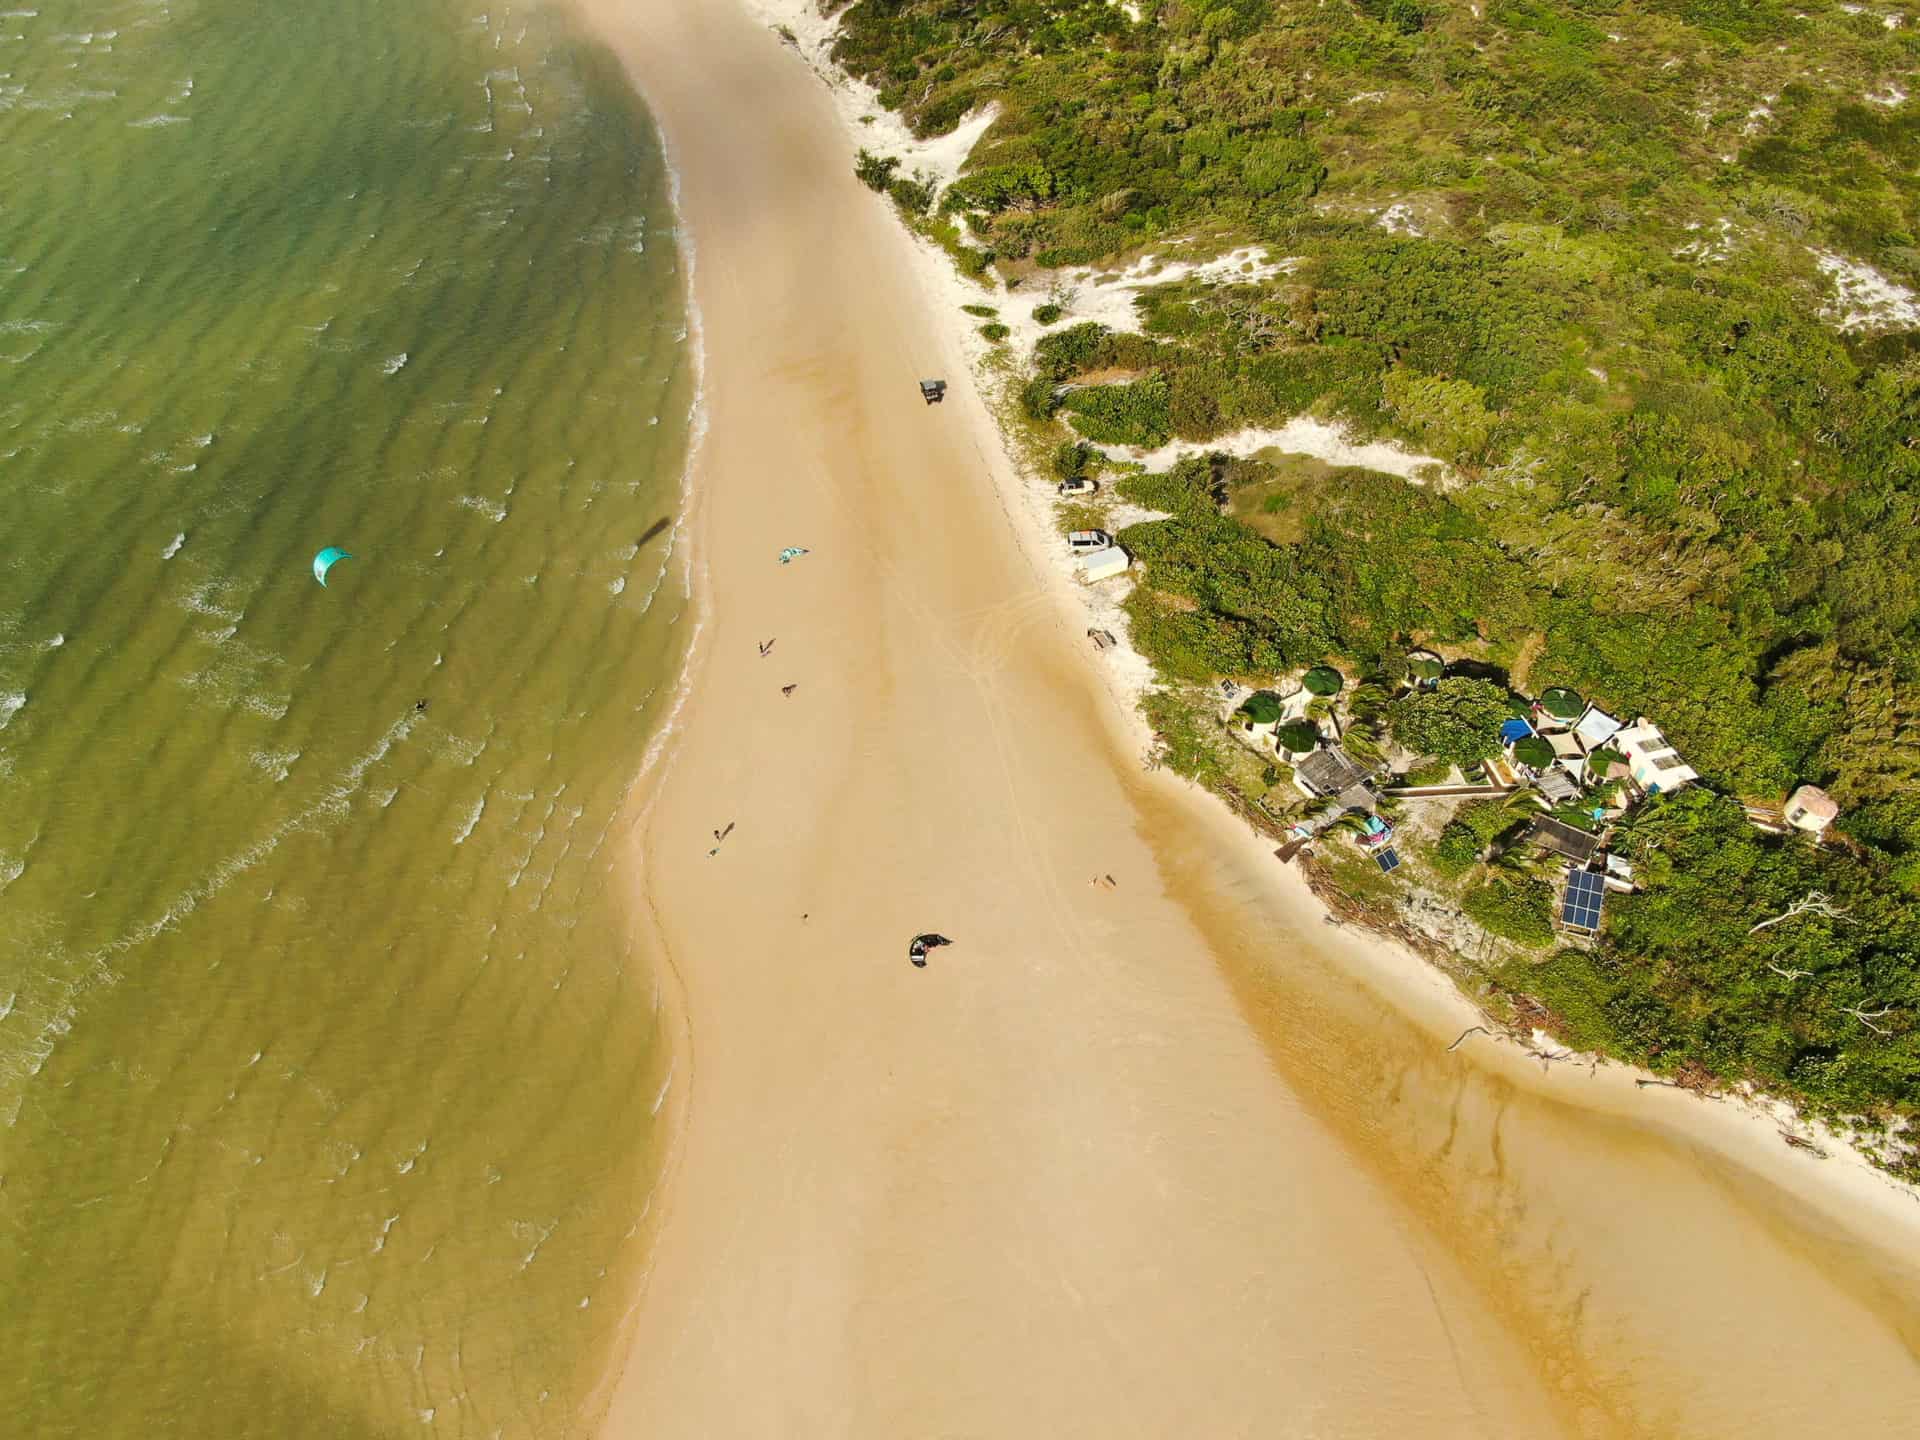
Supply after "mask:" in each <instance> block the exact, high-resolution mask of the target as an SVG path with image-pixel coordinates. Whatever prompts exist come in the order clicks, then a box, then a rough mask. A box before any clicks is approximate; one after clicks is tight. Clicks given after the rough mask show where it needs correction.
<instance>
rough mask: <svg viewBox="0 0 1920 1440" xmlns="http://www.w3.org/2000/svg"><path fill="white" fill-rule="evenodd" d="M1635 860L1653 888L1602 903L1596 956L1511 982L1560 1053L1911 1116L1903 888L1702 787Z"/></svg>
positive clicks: (1567, 960)
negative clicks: (1688, 1067)
mask: <svg viewBox="0 0 1920 1440" xmlns="http://www.w3.org/2000/svg"><path fill="white" fill-rule="evenodd" d="M1628 848H1629V851H1630V853H1631V854H1632V855H1633V856H1634V860H1635V865H1636V867H1637V869H1638V872H1639V875H1640V878H1641V879H1642V881H1643V882H1644V884H1645V887H1646V888H1645V890H1644V892H1643V893H1641V894H1638V895H1631V896H1622V895H1616V896H1612V897H1610V898H1609V900H1608V917H1607V921H1608V923H1607V929H1606V938H1605V943H1604V945H1603V947H1602V948H1601V949H1600V950H1598V951H1596V952H1593V953H1587V952H1569V953H1568V954H1565V955H1562V956H1560V957H1558V958H1557V959H1556V960H1555V961H1554V962H1553V964H1552V965H1550V966H1547V967H1544V968H1542V969H1539V970H1531V971H1528V972H1526V973H1524V974H1523V975H1518V976H1514V977H1510V979H1511V983H1515V984H1517V985H1519V986H1520V988H1523V989H1526V990H1528V991H1530V992H1532V993H1534V994H1537V995H1538V996H1539V997H1540V998H1541V999H1542V1000H1543V1001H1544V1002H1545V1003H1546V1004H1547V1005H1548V1006H1550V1007H1551V1008H1552V1009H1553V1010H1554V1012H1555V1013H1556V1014H1557V1015H1559V1016H1560V1017H1562V1018H1563V1019H1564V1020H1565V1021H1566V1022H1567V1033H1568V1035H1569V1038H1571V1039H1573V1040H1575V1042H1576V1043H1578V1044H1580V1045H1582V1046H1583V1047H1586V1048H1592V1049H1598V1050H1602V1051H1605V1052H1607V1053H1610V1054H1615V1055H1621V1056H1624V1057H1626V1058H1628V1059H1632V1060H1636V1061H1639V1062H1641V1063H1643V1064H1647V1065H1651V1066H1652V1067H1653V1068H1655V1069H1661V1070H1671V1069H1673V1068H1675V1067H1677V1066H1679V1065H1681V1064H1684V1063H1696V1064H1704V1065H1705V1066H1707V1067H1708V1068H1709V1069H1711V1070H1712V1071H1714V1072H1715V1073H1717V1074H1721V1075H1727V1076H1734V1077H1745V1078H1751V1079H1753V1080H1756V1081H1758V1082H1759V1083H1761V1084H1763V1085H1765V1086H1767V1087H1768V1088H1770V1089H1774V1090H1779V1091H1788V1092H1796V1093H1798V1094H1800V1095H1803V1096H1805V1097H1807V1098H1809V1099H1811V1100H1813V1101H1814V1102H1816V1103H1817V1104H1819V1105H1821V1106H1823V1107H1825V1108H1827V1109H1829V1110H1832V1111H1841V1112H1847V1113H1864V1114H1869V1115H1884V1114H1885V1113H1886V1107H1887V1106H1888V1104H1889V1103H1891V1102H1894V1101H1898V1102H1901V1103H1902V1104H1903V1105H1905V1106H1908V1107H1910V1106H1911V1103H1912V1097H1913V1094H1914V1084H1915V1079H1916V1077H1917V1076H1920V915H1916V913H1915V909H1914V906H1913V905H1912V903H1911V902H1910V900H1909V899H1908V898H1907V896H1906V895H1905V894H1904V893H1903V892H1902V891H1901V890H1900V889H1899V887H1898V886H1897V884H1895V883H1893V881H1892V880H1891V879H1890V878H1889V877H1888V876H1886V875H1884V874H1883V873H1880V872H1878V871H1876V869H1875V868H1874V867H1871V866H1866V865H1861V864H1858V863H1856V862H1854V861H1852V860H1851V859H1849V858H1848V857H1847V856H1845V855H1844V854H1838V853H1835V852H1832V851H1826V850H1818V849H1815V848H1814V847H1812V846H1810V845H1807V844H1805V843H1804V842H1802V841H1799V840H1796V839H1792V838H1779V837H1773V836H1768V835H1765V834H1763V833H1762V832H1760V831H1758V830H1755V829H1754V828H1753V827H1752V826H1751V825H1749V824H1747V823H1746V819H1745V816H1744V815H1743V814H1742V812H1741V809H1740V807H1739V806H1738V805H1737V804H1735V803H1734V802H1733V801H1730V800H1727V799H1724V798H1722V797H1720V796H1716V795H1712V794H1709V793H1707V792H1705V791H1701V790H1688V791H1683V792H1681V793H1680V794H1678V795H1675V796H1672V797H1668V798H1666V799H1663V800H1660V801H1657V802H1655V803H1653V804H1651V805H1649V806H1646V807H1645V808H1644V809H1643V810H1642V811H1641V812H1640V813H1639V814H1638V815H1637V816H1636V817H1635V818H1634V820H1633V822H1632V825H1631V830H1630V835H1629V838H1628ZM1810 899H1811V901H1812V903H1811V904H1809V901H1810ZM1796 906H1798V907H1802V908H1800V909H1799V910H1798V912H1797V913H1796V911H1795V907H1796ZM1783 916H1784V917H1787V918H1784V919H1783V918H1780V917H1783ZM1756 926H1759V927H1762V928H1759V929H1757V930H1756V929H1755V927H1756Z"/></svg>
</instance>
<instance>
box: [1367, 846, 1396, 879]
mask: <svg viewBox="0 0 1920 1440" xmlns="http://www.w3.org/2000/svg"><path fill="white" fill-rule="evenodd" d="M1373 863H1374V864H1376V865H1378V866H1379V867H1380V868H1381V869H1382V870H1384V871H1386V872H1387V874H1389V875H1391V874H1392V873H1393V872H1394V871H1396V870H1398V869H1399V868H1400V857H1399V855H1398V854H1396V853H1395V852H1394V848H1393V847H1392V846H1391V845H1389V846H1388V847H1387V848H1386V849H1384V850H1382V851H1380V852H1379V853H1378V854H1376V855H1375V856H1374V857H1373Z"/></svg>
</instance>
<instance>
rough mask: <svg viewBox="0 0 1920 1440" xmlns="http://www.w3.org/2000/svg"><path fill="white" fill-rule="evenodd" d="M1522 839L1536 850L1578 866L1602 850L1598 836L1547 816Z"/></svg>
mask: <svg viewBox="0 0 1920 1440" xmlns="http://www.w3.org/2000/svg"><path fill="white" fill-rule="evenodd" d="M1521 838H1522V839H1523V840H1525V841H1526V843H1527V844H1529V845H1531V846H1533V847H1534V849H1536V850H1545V851H1547V852H1548V853H1549V854H1553V855H1559V856H1562V857H1564V858H1565V859H1568V860H1571V861H1573V863H1574V864H1576V865H1585V864H1586V863H1587V862H1588V861H1589V860H1591V859H1593V852H1594V851H1596V850H1598V849H1599V848H1600V837H1599V836H1598V835H1589V834H1588V833H1587V832H1586V831H1584V830H1582V829H1579V828H1578V827H1577V826H1573V825H1568V824H1565V823H1563V822H1561V821H1559V820H1555V819H1553V818H1551V817H1550V816H1546V815H1542V816H1541V817H1540V818H1539V819H1538V820H1535V821H1534V822H1533V823H1532V824H1531V825H1529V826H1528V827H1527V831H1526V834H1525V835H1523V836H1522V837H1521Z"/></svg>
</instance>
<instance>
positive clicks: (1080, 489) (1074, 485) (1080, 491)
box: [1059, 475, 1100, 495]
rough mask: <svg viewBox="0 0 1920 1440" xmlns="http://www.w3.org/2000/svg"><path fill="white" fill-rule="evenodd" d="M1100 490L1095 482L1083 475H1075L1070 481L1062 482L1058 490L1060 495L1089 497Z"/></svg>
mask: <svg viewBox="0 0 1920 1440" xmlns="http://www.w3.org/2000/svg"><path fill="white" fill-rule="evenodd" d="M1099 488H1100V486H1099V483H1098V482H1097V481H1093V480H1089V479H1088V478H1087V477H1086V476H1084V475H1076V476H1074V477H1073V478H1072V479H1071V480H1062V481H1061V482H1060V485H1059V490H1060V493H1061V494H1062V495H1091V494H1093V493H1094V491H1096V490H1098V489H1099Z"/></svg>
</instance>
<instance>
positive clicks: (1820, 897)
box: [1747, 890, 1848, 935]
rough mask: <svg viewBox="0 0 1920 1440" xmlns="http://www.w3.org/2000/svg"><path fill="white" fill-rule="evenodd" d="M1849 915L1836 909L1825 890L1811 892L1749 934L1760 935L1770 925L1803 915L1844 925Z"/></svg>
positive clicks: (1757, 926) (1760, 924)
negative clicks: (1821, 916) (1822, 917)
mask: <svg viewBox="0 0 1920 1440" xmlns="http://www.w3.org/2000/svg"><path fill="white" fill-rule="evenodd" d="M1847 914H1848V912H1847V911H1845V910H1837V909H1835V908H1834V904H1833V901H1831V900H1829V899H1828V898H1827V895H1826V892H1825V891H1824V890H1809V891H1808V892H1807V893H1806V895H1805V897H1804V898H1802V899H1799V900H1796V901H1794V902H1793V904H1791V905H1789V906H1788V907H1787V908H1786V909H1785V910H1782V911H1781V912H1780V913H1779V914H1778V915H1775V916H1774V917H1773V918H1772V919H1770V920H1762V921H1761V922H1760V923H1759V924H1757V925H1755V926H1754V927H1753V928H1752V929H1750V930H1748V931H1747V934H1749V935H1758V934H1759V933H1760V932H1761V931H1762V930H1764V929H1766V928H1767V927H1768V926H1769V925H1778V924H1779V923H1780V922H1781V921H1783V920H1794V919H1798V918H1799V917H1800V916H1802V915H1824V916H1826V918H1827V919H1829V920H1838V921H1840V922H1841V923H1843V924H1844V923H1845V922H1846V919H1847Z"/></svg>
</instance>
